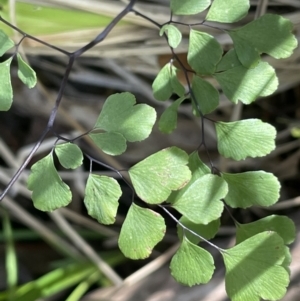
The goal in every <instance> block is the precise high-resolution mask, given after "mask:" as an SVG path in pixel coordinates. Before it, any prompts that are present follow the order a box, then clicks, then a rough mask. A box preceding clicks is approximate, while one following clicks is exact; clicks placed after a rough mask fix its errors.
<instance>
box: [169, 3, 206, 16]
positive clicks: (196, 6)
mask: <svg viewBox="0 0 300 301" xmlns="http://www.w3.org/2000/svg"><path fill="white" fill-rule="evenodd" d="M210 2H211V0H189V1H182V0H171V1H170V5H171V11H172V13H173V14H175V15H195V14H197V13H200V12H202V11H204V10H205V9H207V8H208V7H209V5H210Z"/></svg>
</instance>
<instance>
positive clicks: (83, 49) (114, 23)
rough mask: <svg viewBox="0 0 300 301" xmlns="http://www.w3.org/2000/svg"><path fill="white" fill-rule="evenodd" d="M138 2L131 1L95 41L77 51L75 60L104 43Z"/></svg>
mask: <svg viewBox="0 0 300 301" xmlns="http://www.w3.org/2000/svg"><path fill="white" fill-rule="evenodd" d="M136 1H137V0H131V1H130V2H129V3H128V5H127V6H126V7H125V8H124V9H123V10H122V11H121V12H120V13H119V14H118V15H117V16H116V17H115V18H114V19H113V20H112V21H111V22H110V23H109V24H108V25H107V26H106V28H105V29H104V30H103V31H102V32H101V33H100V34H99V35H98V36H97V37H96V38H95V39H94V40H92V41H91V42H89V43H88V44H87V45H85V46H83V47H82V48H80V49H78V50H76V51H75V52H74V53H73V54H74V56H75V58H77V57H79V56H81V55H82V54H83V53H84V52H86V51H88V50H89V49H91V48H93V47H94V46H95V45H97V44H98V43H100V42H101V41H103V40H104V39H105V38H106V37H107V35H108V34H109V33H110V31H111V30H112V29H113V28H114V27H115V26H116V25H117V24H118V23H119V21H121V20H122V19H123V18H124V17H125V16H126V15H127V14H128V13H129V12H131V10H132V8H133V6H134V4H135V3H136Z"/></svg>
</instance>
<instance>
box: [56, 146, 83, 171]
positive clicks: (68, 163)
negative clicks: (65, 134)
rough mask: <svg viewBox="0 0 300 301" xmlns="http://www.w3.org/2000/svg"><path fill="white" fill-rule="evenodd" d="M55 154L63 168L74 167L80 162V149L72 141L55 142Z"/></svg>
mask: <svg viewBox="0 0 300 301" xmlns="http://www.w3.org/2000/svg"><path fill="white" fill-rule="evenodd" d="M55 154H56V155H57V157H58V161H59V163H60V164H61V165H62V166H63V167H64V168H71V169H75V168H77V167H79V166H80V165H81V164H82V161H83V154H82V151H81V149H80V148H79V147H78V146H77V145H76V144H73V143H69V142H67V143H63V144H57V145H56V146H55Z"/></svg>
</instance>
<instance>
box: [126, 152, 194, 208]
mask: <svg viewBox="0 0 300 301" xmlns="http://www.w3.org/2000/svg"><path fill="white" fill-rule="evenodd" d="M187 163H188V155H187V154H186V153H185V152H184V151H183V150H181V149H179V148H177V147H170V148H166V149H163V150H161V151H159V152H157V153H155V154H153V155H151V156H149V157H148V158H146V159H144V160H143V161H141V162H139V163H137V164H136V165H134V166H133V167H131V168H130V169H129V175H130V179H131V181H132V184H133V187H134V189H135V191H136V193H137V195H138V196H139V197H140V198H141V199H142V200H143V201H145V202H146V203H149V204H160V203H162V202H164V201H165V200H166V199H167V198H168V196H169V195H170V194H171V191H172V190H178V189H180V188H182V187H183V186H185V185H186V183H187V182H188V181H189V180H190V178H191V172H190V170H189V169H188V167H187Z"/></svg>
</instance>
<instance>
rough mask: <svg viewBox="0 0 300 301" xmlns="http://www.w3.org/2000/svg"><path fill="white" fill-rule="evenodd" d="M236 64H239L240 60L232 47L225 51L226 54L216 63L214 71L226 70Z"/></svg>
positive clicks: (236, 65)
mask: <svg viewBox="0 0 300 301" xmlns="http://www.w3.org/2000/svg"><path fill="white" fill-rule="evenodd" d="M238 66H241V62H240V61H239V59H238V57H237V55H236V52H235V50H234V48H233V49H230V50H229V51H228V52H226V54H225V55H224V56H223V57H222V59H221V61H220V62H219V63H218V65H217V70H216V72H221V71H226V70H229V69H232V68H234V67H238Z"/></svg>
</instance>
